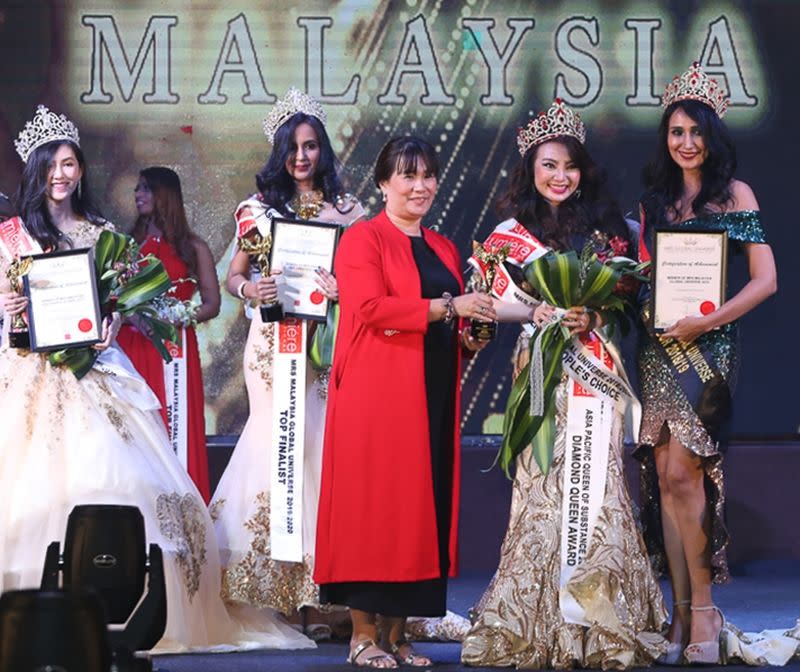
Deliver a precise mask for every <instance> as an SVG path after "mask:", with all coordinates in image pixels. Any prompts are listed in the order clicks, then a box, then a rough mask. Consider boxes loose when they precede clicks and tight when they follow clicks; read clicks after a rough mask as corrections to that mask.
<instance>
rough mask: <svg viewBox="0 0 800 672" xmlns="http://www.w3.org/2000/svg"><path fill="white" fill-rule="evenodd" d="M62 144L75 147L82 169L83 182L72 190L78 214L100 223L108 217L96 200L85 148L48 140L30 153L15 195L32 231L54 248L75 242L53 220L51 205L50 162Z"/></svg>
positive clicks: (42, 242)
mask: <svg viewBox="0 0 800 672" xmlns="http://www.w3.org/2000/svg"><path fill="white" fill-rule="evenodd" d="M62 145H69V146H70V147H72V151H73V152H75V157H76V158H77V159H78V165H79V166H80V167H81V171H82V174H81V181H80V183H79V185H80V186H79V188H77V189H75V191H73V192H72V197H71V199H70V205H71V207H72V211H73V212H74V213H75V215H77V216H78V217H82V218H83V219H85V220H86V221H88V222H90V223H91V224H95V225H96V226H102V225H103V224H104V223H105V219H103V216H102V215H101V214H100V211H99V210H98V209H97V208H96V207H95V205H94V202H93V201H92V197H91V190H90V189H89V178H88V175H87V173H88V171H87V170H86V159H85V158H84V156H83V152H82V151H81V148H80V147H79V146H78V145H76V144H75V143H74V142H72V141H71V140H53V141H52V142H48V143H45V144H44V145H42V146H41V147H37V148H36V149H34V150H33V152H31V155H30V156H29V157H28V161H27V162H26V163H25V168H24V170H23V171H22V179H21V180H20V183H19V187H18V188H17V192H16V194H15V195H14V199H13V200H14V207H15V209H16V212H17V214H18V215H19V216H20V217H21V218H22V221H23V222H25V228H26V229H27V231H28V233H29V234H30V235H31V236H33V237H34V238H35V239H36V241H37V242H38V243H39V245H41V246H42V249H45V250H54V249H56V248H57V247H58V245H59V243H64V244H66V245H68V246H70V247H71V246H72V241H71V240H69V238H67V237H65V236H64V235H63V234H62V233H61V232H60V231H59V230H58V228H57V227H56V225H55V224H54V223H53V220H52V218H51V217H50V211H49V210H48V208H47V175H48V172H49V170H50V165H51V164H52V163H53V157H54V156H55V154H56V152H57V151H58V149H59V147H61V146H62Z"/></svg>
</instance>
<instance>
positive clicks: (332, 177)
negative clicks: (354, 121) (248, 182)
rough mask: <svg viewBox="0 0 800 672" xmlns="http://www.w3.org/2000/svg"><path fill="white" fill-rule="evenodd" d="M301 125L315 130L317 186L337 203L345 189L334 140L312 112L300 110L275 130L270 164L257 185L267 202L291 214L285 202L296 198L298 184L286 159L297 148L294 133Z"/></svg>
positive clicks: (267, 164) (259, 177)
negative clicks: (296, 184)
mask: <svg viewBox="0 0 800 672" xmlns="http://www.w3.org/2000/svg"><path fill="white" fill-rule="evenodd" d="M300 124H308V125H309V126H311V128H313V129H314V132H315V133H316V134H317V141H318V142H319V149H320V151H319V161H318V162H317V167H316V170H315V171H314V188H316V189H320V190H321V191H322V193H323V196H324V198H325V200H326V201H328V202H329V203H334V202H335V201H336V198H337V197H338V196H340V195H341V194H342V192H343V191H344V189H343V187H342V182H341V180H340V179H339V175H338V167H339V166H338V161H337V159H336V155H335V154H334V153H333V148H332V147H331V141H330V139H329V138H328V134H327V132H326V131H325V127H324V126H323V125H322V122H321V121H320V120H319V119H317V118H316V117H312V116H311V115H310V114H305V113H303V112H298V113H296V114H294V115H292V116H291V117H289V119H288V120H287V121H285V122H284V123H283V124H281V125H280V127H279V128H278V130H277V131H275V137H274V138H273V141H272V152H270V155H269V158H268V159H267V163H266V164H264V167H263V168H262V169H261V171H260V172H259V173H258V175H256V186H257V187H258V190H259V191H260V192H261V195H262V196H263V197H264V200H265V201H266V203H268V204H269V205H270V206H271V207H273V208H275V209H276V210H278V211H279V212H280V213H281V214H283V215H285V216H289V215H290V214H291V213H289V211H288V210H287V209H286V204H287V203H289V201H291V200H292V198H294V195H295V184H294V180H293V179H292V176H291V175H289V173H288V172H287V171H286V162H287V161H288V160H289V157H291V156H292V155H294V153H295V152H296V151H297V146H296V145H295V139H294V134H295V131H296V130H297V127H298V126H299V125H300Z"/></svg>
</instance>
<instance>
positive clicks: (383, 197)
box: [381, 191, 386, 203]
mask: <svg viewBox="0 0 800 672" xmlns="http://www.w3.org/2000/svg"><path fill="white" fill-rule="evenodd" d="M381 198H382V199H383V202H384V203H386V192H385V191H381Z"/></svg>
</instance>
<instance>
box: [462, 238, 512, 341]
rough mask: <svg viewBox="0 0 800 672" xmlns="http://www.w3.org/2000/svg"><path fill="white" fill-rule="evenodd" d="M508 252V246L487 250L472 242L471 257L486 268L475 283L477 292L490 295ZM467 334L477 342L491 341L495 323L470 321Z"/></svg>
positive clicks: (494, 333) (509, 249) (474, 241)
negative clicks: (499, 268) (498, 269)
mask: <svg viewBox="0 0 800 672" xmlns="http://www.w3.org/2000/svg"><path fill="white" fill-rule="evenodd" d="M510 251H511V246H510V245H503V246H502V247H493V248H489V249H487V248H486V247H484V246H483V245H482V244H481V243H479V242H478V241H477V240H473V241H472V256H473V257H475V258H476V259H477V260H478V261H480V262H482V263H483V264H485V266H486V272H485V274H484V277H483V278H482V279H480V280H478V281H477V282H476V283H475V289H476V290H477V291H479V292H486V293H487V294H488V293H491V291H492V286H493V285H494V278H495V275H497V267H498V266H499V265H500V264H502V263H503V262H504V261H505V260H506V259H507V258H508V253H509V252H510ZM469 333H470V334H471V335H472V337H473V338H477V339H478V340H479V341H491V340H492V339H493V338H494V337H495V335H496V334H497V322H494V321H492V322H480V321H479V320H470V325H469Z"/></svg>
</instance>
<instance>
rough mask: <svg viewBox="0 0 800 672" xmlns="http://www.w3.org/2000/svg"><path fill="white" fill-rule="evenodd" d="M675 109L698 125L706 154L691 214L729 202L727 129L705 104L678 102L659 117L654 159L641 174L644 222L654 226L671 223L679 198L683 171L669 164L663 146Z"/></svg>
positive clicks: (731, 161) (731, 169)
mask: <svg viewBox="0 0 800 672" xmlns="http://www.w3.org/2000/svg"><path fill="white" fill-rule="evenodd" d="M679 109H680V110H683V111H684V112H685V113H686V114H687V115H688V116H689V117H690V118H691V119H692V121H694V122H695V123H696V124H697V125H698V127H699V128H700V134H701V135H702V137H703V142H704V143H705V147H706V150H707V152H708V153H707V155H706V159H705V161H703V164H702V166H701V167H700V172H701V178H702V182H701V186H700V191H699V192H698V193H697V196H695V198H694V200H693V201H692V211H693V212H694V213H695V215H703V214H707V213H709V212H711V211H712V209H711V208H709V206H711V205H714V206H716V208H718V209H722V210H725V209H726V208H727V207H728V206H729V205H730V204H731V203H732V194H731V180H733V176H734V173H735V172H736V147H735V146H734V144H733V140H732V139H731V136H730V133H728V129H727V128H726V127H725V124H723V123H722V120H721V119H720V118H719V117H718V116H717V114H716V112H714V110H712V109H711V108H710V107H709V106H708V105H706V104H705V103H701V102H700V101H697V100H679V101H678V102H675V103H673V104H672V105H670V106H669V107H667V109H666V110H664V114H662V115H661V123H660V124H659V126H658V144H657V145H656V152H655V156H654V158H653V160H652V161H650V163H649V164H647V166H646V167H645V169H644V174H643V179H644V186H645V191H644V195H643V196H642V205H643V206H644V209H645V212H646V213H647V218H648V223H652V224H653V225H656V226H657V225H663V224H666V223H668V222H671V221H674V220H675V218H676V217H677V216H678V213H677V212H676V211H675V204H676V203H677V202H678V201H680V200H681V197H682V195H683V171H682V170H681V168H680V167H679V166H678V164H676V163H675V161H673V159H672V157H671V156H670V154H669V147H668V145H667V142H668V138H669V120H670V117H672V114H673V113H674V112H675V111H676V110H679ZM648 228H649V227H648Z"/></svg>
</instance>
